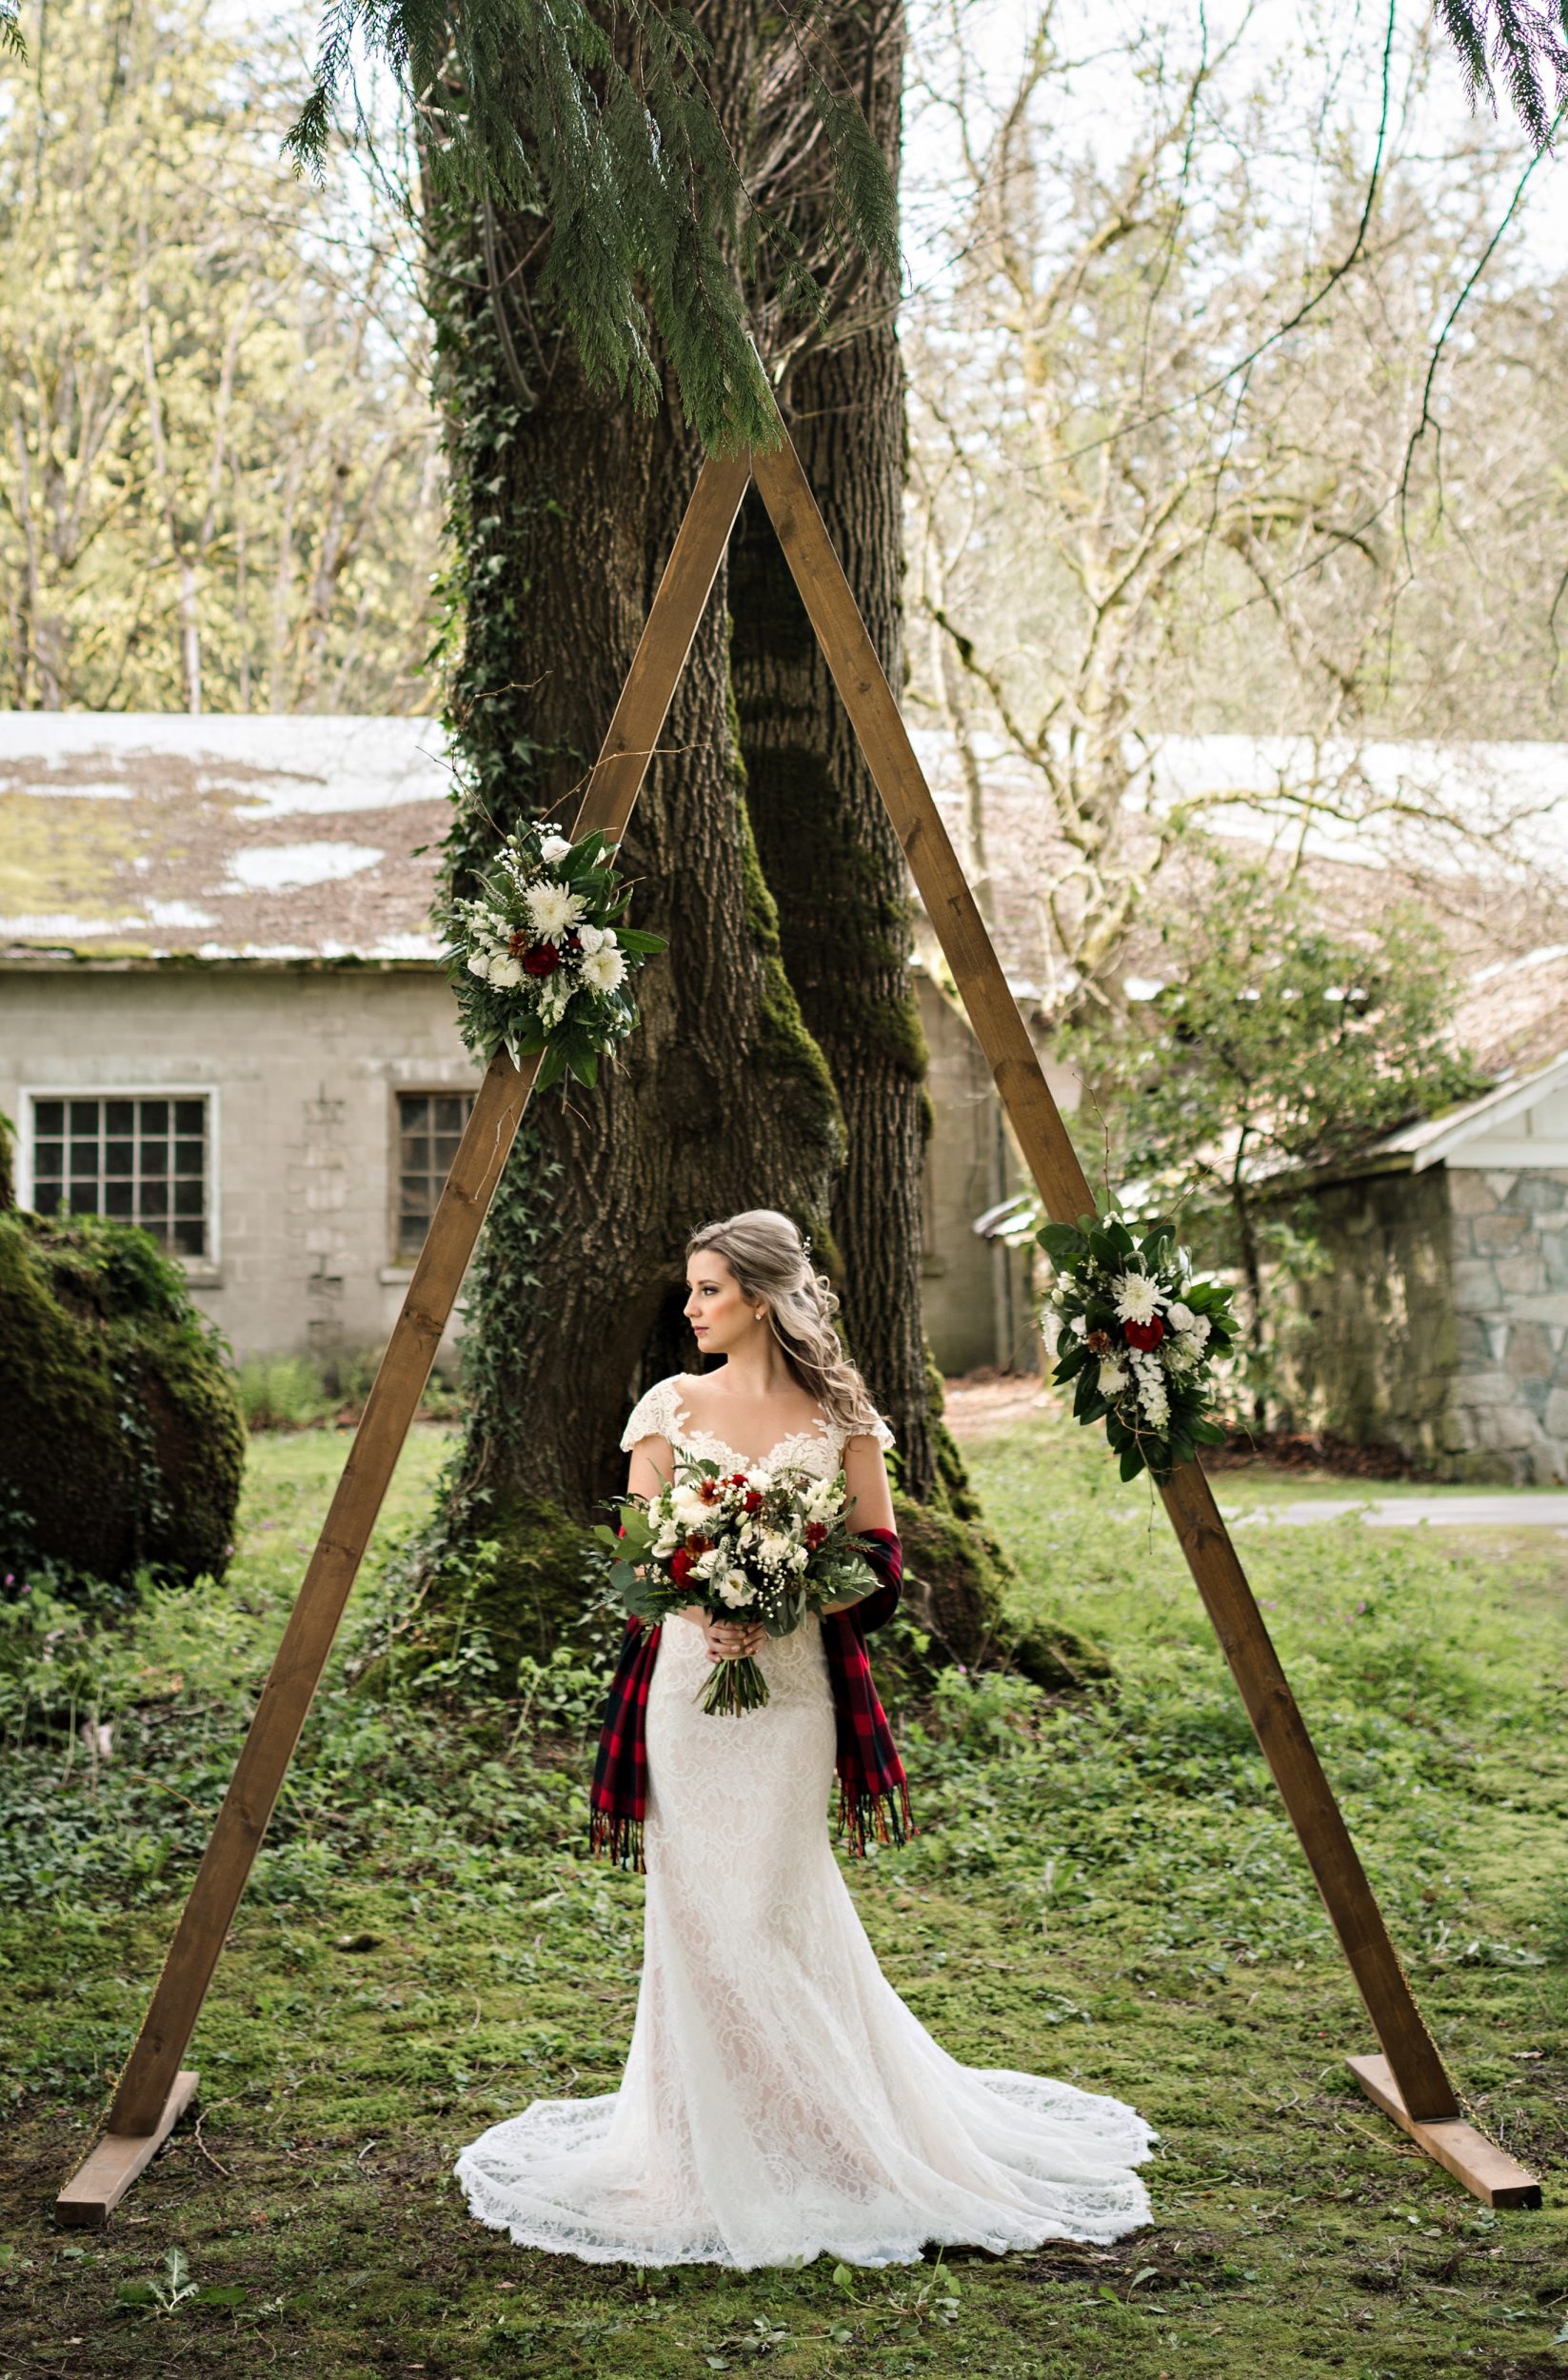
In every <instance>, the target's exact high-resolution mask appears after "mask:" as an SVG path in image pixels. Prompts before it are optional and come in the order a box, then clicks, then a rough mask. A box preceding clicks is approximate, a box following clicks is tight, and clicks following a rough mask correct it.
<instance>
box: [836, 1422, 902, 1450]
mask: <svg viewBox="0 0 1568 2380" xmlns="http://www.w3.org/2000/svg"><path fill="white" fill-rule="evenodd" d="M847 1435H848V1437H849V1438H875V1439H876V1441H877V1444H878V1445H879V1446H880V1447H882V1448H883V1452H885V1451H886V1449H887V1448H888V1447H889V1446H896V1445H897V1444H898V1440H897V1438H895V1437H894V1436H893V1433H892V1431H891V1430H890V1429H889V1428H888V1426H887V1424H886V1422H885V1421H884V1420H883V1418H882V1416H881V1414H880V1413H879V1414H878V1416H877V1418H876V1423H875V1426H874V1427H868V1428H865V1429H861V1430H851V1431H849V1432H848V1434H847Z"/></svg>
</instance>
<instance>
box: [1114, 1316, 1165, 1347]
mask: <svg viewBox="0 0 1568 2380" xmlns="http://www.w3.org/2000/svg"><path fill="white" fill-rule="evenodd" d="M1121 1327H1122V1329H1123V1330H1124V1331H1125V1333H1126V1338H1127V1344H1128V1346H1129V1347H1137V1348H1138V1349H1139V1350H1140V1351H1141V1353H1142V1354H1143V1355H1147V1354H1148V1352H1149V1350H1150V1348H1151V1347H1158V1346H1159V1344H1160V1342H1161V1339H1163V1338H1164V1336H1165V1325H1164V1323H1163V1321H1162V1320H1161V1318H1160V1316H1159V1315H1158V1314H1151V1315H1150V1317H1149V1319H1148V1320H1147V1321H1146V1322H1124V1323H1123V1324H1122V1326H1121Z"/></svg>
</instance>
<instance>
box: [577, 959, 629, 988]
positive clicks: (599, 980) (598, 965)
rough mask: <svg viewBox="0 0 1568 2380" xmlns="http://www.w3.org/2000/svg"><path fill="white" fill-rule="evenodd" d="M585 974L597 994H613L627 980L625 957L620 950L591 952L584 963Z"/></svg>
mask: <svg viewBox="0 0 1568 2380" xmlns="http://www.w3.org/2000/svg"><path fill="white" fill-rule="evenodd" d="M583 973H584V976H585V977H586V980H587V982H590V983H591V984H592V985H593V988H594V990H595V991H596V992H613V991H614V990H615V988H616V985H617V984H618V983H622V982H625V973H626V962H625V955H624V954H623V953H622V952H621V951H619V950H594V951H590V952H589V953H588V955H587V957H586V959H585V960H584V962H583Z"/></svg>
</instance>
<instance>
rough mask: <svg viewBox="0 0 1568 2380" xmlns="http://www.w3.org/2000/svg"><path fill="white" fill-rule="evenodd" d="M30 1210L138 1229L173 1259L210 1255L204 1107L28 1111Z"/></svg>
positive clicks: (107, 1096)
mask: <svg viewBox="0 0 1568 2380" xmlns="http://www.w3.org/2000/svg"><path fill="white" fill-rule="evenodd" d="M30 1156H31V1160H32V1206H33V1211H34V1212H35V1213H36V1214H39V1215H67V1214H70V1215H107V1216H109V1217H111V1218H112V1219H113V1220H115V1221H116V1222H122V1223H139V1224H140V1225H141V1227H142V1229H143V1230H144V1231H146V1232H150V1233H151V1235H152V1237H153V1239H154V1240H157V1241H158V1242H159V1244H160V1246H162V1247H164V1248H167V1249H168V1250H169V1253H170V1255H172V1256H183V1257H205V1256H208V1255H209V1254H210V1252H211V1192H210V1184H211V1170H212V1169H211V1129H210V1121H209V1114H208V1101H207V1099H206V1098H205V1097H192V1096H191V1095H190V1094H189V1093H185V1094H182V1095H179V1096H176V1097H169V1098H159V1097H155V1096H149V1095H148V1094H146V1093H144V1092H137V1093H135V1094H134V1095H133V1096H130V1097H126V1096H120V1095H115V1094H113V1093H108V1092H106V1093H103V1094H101V1095H100V1094H96V1093H89V1094H86V1095H80V1094H76V1093H72V1094H71V1095H70V1096H69V1098H65V1097H62V1098H59V1099H55V1098H50V1097H46V1096H40V1097H35V1098H34V1099H33V1101H32V1102H31V1149H30Z"/></svg>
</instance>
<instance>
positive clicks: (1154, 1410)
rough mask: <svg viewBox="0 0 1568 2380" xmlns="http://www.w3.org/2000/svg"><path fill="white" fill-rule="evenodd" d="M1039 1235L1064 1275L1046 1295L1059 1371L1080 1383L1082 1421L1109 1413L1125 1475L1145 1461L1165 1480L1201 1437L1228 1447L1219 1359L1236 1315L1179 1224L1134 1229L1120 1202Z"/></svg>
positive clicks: (1109, 1433) (1077, 1403)
mask: <svg viewBox="0 0 1568 2380" xmlns="http://www.w3.org/2000/svg"><path fill="white" fill-rule="evenodd" d="M1035 1238H1036V1239H1037V1240H1038V1241H1039V1242H1040V1245H1041V1246H1042V1248H1043V1249H1044V1250H1045V1253H1046V1255H1047V1256H1048V1257H1049V1258H1050V1259H1051V1263H1052V1266H1053V1268H1054V1270H1055V1273H1056V1277H1057V1278H1056V1286H1055V1287H1054V1288H1053V1289H1052V1291H1051V1292H1050V1295H1049V1298H1048V1299H1047V1300H1046V1302H1047V1304H1048V1305H1049V1306H1050V1308H1051V1309H1052V1311H1053V1312H1054V1313H1055V1314H1056V1315H1057V1317H1058V1318H1059V1320H1060V1324H1061V1329H1060V1335H1059V1337H1058V1339H1057V1365H1056V1370H1055V1371H1054V1373H1053V1374H1052V1376H1051V1377H1052V1378H1053V1379H1054V1380H1056V1381H1058V1382H1060V1383H1062V1385H1065V1384H1066V1383H1067V1382H1068V1381H1069V1380H1070V1381H1073V1382H1074V1383H1076V1385H1075V1387H1074V1390H1073V1413H1074V1416H1075V1418H1077V1419H1078V1420H1080V1421H1082V1422H1083V1423H1084V1424H1085V1425H1087V1424H1089V1423H1091V1422H1095V1421H1100V1420H1103V1422H1104V1424H1105V1435H1106V1437H1107V1438H1109V1440H1110V1444H1111V1450H1112V1452H1113V1453H1114V1454H1116V1455H1118V1456H1120V1458H1121V1477H1122V1478H1124V1479H1132V1478H1137V1476H1138V1474H1139V1472H1141V1471H1142V1470H1145V1469H1146V1470H1148V1471H1149V1472H1150V1473H1151V1475H1152V1476H1153V1477H1154V1478H1156V1479H1157V1480H1159V1481H1160V1483H1161V1485H1163V1484H1164V1482H1165V1481H1166V1480H1167V1479H1168V1478H1170V1476H1171V1473H1172V1472H1173V1471H1174V1469H1175V1468H1176V1466H1177V1464H1178V1463H1181V1462H1190V1461H1191V1460H1192V1459H1193V1457H1194V1454H1195V1452H1196V1449H1197V1448H1198V1447H1199V1446H1220V1445H1222V1444H1223V1443H1224V1437H1225V1433H1224V1431H1223V1430H1222V1429H1221V1427H1220V1425H1219V1423H1218V1422H1216V1421H1215V1420H1214V1419H1213V1418H1211V1408H1212V1406H1213V1403H1214V1398H1215V1386H1216V1383H1215V1378H1214V1366H1215V1363H1216V1361H1217V1359H1219V1358H1220V1357H1221V1356H1224V1355H1226V1354H1228V1352H1229V1350H1230V1345H1231V1341H1232V1340H1233V1339H1234V1338H1235V1336H1236V1330H1237V1323H1236V1318H1235V1316H1234V1314H1233V1313H1232V1312H1231V1307H1230V1293H1229V1292H1228V1290H1226V1289H1225V1288H1224V1287H1223V1286H1222V1284H1221V1283H1220V1282H1219V1281H1205V1280H1196V1279H1194V1278H1193V1275H1192V1269H1191V1264H1190V1261H1189V1259H1188V1256H1187V1251H1186V1250H1185V1248H1182V1247H1180V1246H1179V1245H1178V1243H1177V1238H1176V1225H1175V1224H1174V1223H1172V1222H1169V1221H1164V1220H1161V1221H1159V1222H1156V1223H1155V1224H1153V1225H1152V1226H1151V1227H1150V1228H1149V1229H1148V1230H1147V1231H1145V1232H1144V1234H1143V1236H1142V1238H1141V1239H1135V1238H1134V1236H1133V1234H1132V1232H1131V1231H1130V1230H1129V1229H1128V1227H1127V1225H1126V1223H1125V1222H1123V1220H1122V1219H1121V1216H1120V1215H1118V1214H1115V1213H1114V1212H1113V1213H1111V1214H1108V1215H1104V1216H1097V1215H1084V1216H1081V1217H1080V1218H1079V1220H1078V1221H1077V1223H1046V1224H1044V1225H1042V1228H1041V1229H1040V1230H1039V1231H1038V1232H1037V1233H1036V1234H1035Z"/></svg>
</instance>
